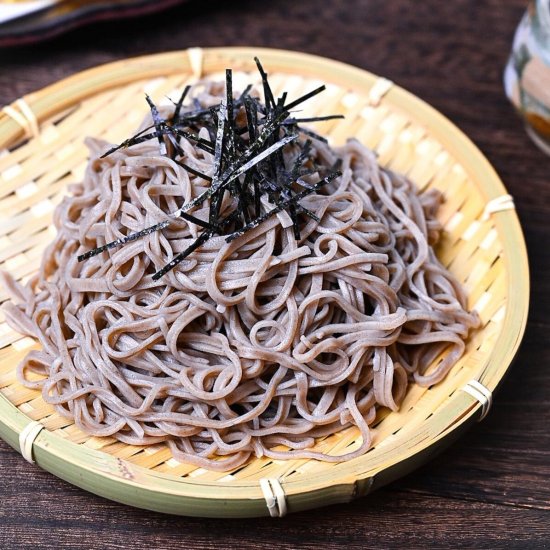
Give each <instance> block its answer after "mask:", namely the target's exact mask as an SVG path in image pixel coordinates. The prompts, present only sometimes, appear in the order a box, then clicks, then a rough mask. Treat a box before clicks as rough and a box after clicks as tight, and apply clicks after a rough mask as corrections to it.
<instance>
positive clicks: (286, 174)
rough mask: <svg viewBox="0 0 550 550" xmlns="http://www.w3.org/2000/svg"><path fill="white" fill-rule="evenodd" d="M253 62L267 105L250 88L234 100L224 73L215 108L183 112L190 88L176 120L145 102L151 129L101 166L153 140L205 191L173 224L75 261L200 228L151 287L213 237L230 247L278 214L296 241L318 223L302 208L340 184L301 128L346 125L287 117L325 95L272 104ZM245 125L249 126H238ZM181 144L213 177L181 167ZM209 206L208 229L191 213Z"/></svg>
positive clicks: (195, 105) (160, 225) (145, 231)
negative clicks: (208, 162) (158, 234)
mask: <svg viewBox="0 0 550 550" xmlns="http://www.w3.org/2000/svg"><path fill="white" fill-rule="evenodd" d="M254 60H255V62H256V65H257V68H258V71H259V73H260V76H261V80H262V86H263V92H264V100H265V103H262V102H261V101H260V100H259V99H258V98H257V97H254V96H251V95H250V92H251V90H252V85H248V86H247V87H246V88H245V90H244V91H243V92H242V93H241V94H240V96H239V97H238V99H235V98H234V97H233V73H232V71H231V69H226V72H225V94H224V96H223V98H222V99H221V101H220V103H219V104H218V105H215V106H210V107H204V106H203V105H201V104H200V102H199V101H198V100H197V99H196V98H194V99H193V100H192V105H191V108H190V107H189V106H188V107H185V100H186V98H187V97H188V95H189V91H190V89H191V87H190V86H186V87H185V89H184V90H183V92H182V94H181V96H180V98H179V99H178V101H177V103H174V102H173V103H174V105H175V109H174V113H173V115H172V116H171V117H170V118H169V119H168V120H166V119H164V118H163V117H162V116H161V115H160V113H159V110H158V108H157V107H156V105H155V104H154V103H153V101H152V100H151V98H150V97H149V96H147V95H146V97H145V99H146V101H147V103H148V104H149V108H150V111H151V117H152V120H153V125H151V126H149V127H147V128H145V129H143V130H141V131H140V132H138V133H137V134H136V135H134V136H132V137H130V138H128V139H127V140H125V141H123V142H122V143H120V144H119V145H116V146H114V147H112V148H111V149H109V150H108V151H107V152H106V153H104V154H103V155H102V157H101V158H103V157H105V156H108V155H110V154H112V153H114V152H115V151H118V150H119V149H123V148H126V147H131V146H133V145H137V144H139V143H143V142H145V141H148V140H150V139H154V138H156V139H157V140H158V142H159V148H160V154H161V155H162V156H166V157H168V158H171V159H172V160H173V161H174V162H175V163H176V164H178V166H181V167H182V168H183V169H185V170H186V171H187V172H189V173H190V174H192V175H194V176H196V177H198V178H201V179H203V180H205V181H206V182H208V183H209V184H210V185H209V187H208V188H207V189H206V190H205V191H203V192H202V193H201V194H199V195H198V196H197V197H195V198H194V199H192V200H190V201H189V202H187V203H184V204H183V205H182V206H181V207H180V209H179V210H178V211H177V212H174V213H172V214H170V218H171V219H169V220H166V221H164V222H160V223H158V224H155V225H152V226H151V227H148V228H145V229H143V230H141V231H138V232H135V233H130V234H129V235H127V236H126V237H123V238H120V239H117V240H116V241H113V242H110V243H106V244H105V245H103V246H101V247H98V248H95V249H93V250H90V251H88V252H85V253H84V254H82V255H80V256H78V260H79V261H83V260H86V259H87V258H91V257H92V256H95V255H97V254H100V253H102V252H104V251H106V250H110V249H112V248H115V247H118V246H121V245H124V244H126V243H127V242H130V241H134V240H137V239H139V238H141V237H144V236H146V235H150V234H151V233H153V232H155V231H159V230H161V229H164V228H166V227H168V226H169V224H170V223H171V221H172V220H173V219H175V218H176V217H178V216H179V217H181V218H182V219H184V220H186V221H187V222H189V223H193V224H195V225H197V226H199V227H201V228H203V231H202V233H200V234H199V236H198V237H197V238H196V239H195V240H194V241H193V242H192V244H191V245H190V246H188V247H187V248H186V249H185V250H184V251H183V252H181V253H180V254H178V255H177V256H175V257H174V258H173V259H172V260H171V261H170V262H168V263H167V264H166V265H165V266H163V267H162V268H161V269H159V270H158V271H157V272H156V273H155V274H154V275H153V280H155V281H156V280H158V279H160V278H161V277H162V276H163V275H165V274H166V273H168V272H169V271H170V270H172V269H173V268H174V267H175V266H177V265H178V264H179V263H181V262H182V261H183V260H184V259H185V258H187V257H188V256H189V255H190V254H192V253H193V252H194V251H195V250H197V249H198V248H199V247H200V246H202V245H203V244H204V243H206V242H207V241H208V240H209V239H210V238H211V237H212V236H213V235H214V234H219V235H225V236H226V241H227V242H231V241H233V240H234V239H236V238H237V237H239V236H240V235H243V234H244V233H246V232H247V231H250V230H251V229H253V228H255V227H258V225H260V224H261V223H262V222H263V221H265V220H267V219H268V218H269V217H271V216H273V215H275V214H277V213H279V212H282V211H283V210H286V211H287V212H288V214H289V216H290V219H291V220H292V227H293V233H294V237H295V239H296V240H300V216H307V217H308V218H310V219H312V220H315V221H316V222H317V223H319V221H320V220H319V217H318V216H317V215H316V214H315V212H312V211H310V210H308V209H307V208H305V207H304V206H303V205H301V204H300V202H299V201H300V200H301V199H303V198H304V197H306V196H307V195H309V194H311V193H314V192H316V191H318V190H319V189H320V188H321V187H322V186H324V185H326V184H327V183H329V182H331V181H332V180H334V179H335V178H336V177H338V176H339V175H340V172H339V171H337V168H339V166H336V165H335V166H334V169H332V170H327V169H326V168H324V167H322V166H318V164H317V162H316V151H315V150H314V148H313V147H312V141H311V139H306V140H302V139H301V138H300V136H301V135H306V136H309V137H311V138H312V139H315V140H321V141H326V140H325V138H323V137H322V136H319V135H318V134H316V133H315V132H313V131H311V130H309V129H306V128H303V127H301V126H300V124H303V123H309V122H320V121H327V120H334V119H338V118H343V117H342V116H341V115H328V116H315V117H303V118H299V117H290V112H291V109H294V108H295V107H297V106H298V105H300V104H301V103H303V102H305V101H307V100H308V99H310V98H312V97H314V96H315V95H317V94H319V93H320V92H322V91H323V90H324V89H325V87H324V86H320V87H318V88H315V89H314V90H312V91H310V92H308V93H307V94H304V95H303V96H301V97H299V98H297V99H295V100H294V101H291V102H290V103H288V104H287V103H286V102H287V96H288V95H287V92H283V93H282V94H281V95H280V97H278V98H277V100H275V96H274V94H273V91H272V89H271V86H270V84H269V80H268V74H267V72H266V71H265V70H264V68H263V66H262V64H261V63H260V60H259V59H258V58H254ZM184 111H185V112H184ZM238 117H244V118H238ZM237 120H239V122H237ZM244 120H246V123H245V124H244V125H243V121H244ZM202 128H206V129H207V131H208V135H209V139H204V138H202V137H200V136H199V132H200V130H201V129H202ZM151 130H153V131H151ZM181 139H185V140H189V141H192V142H193V143H194V144H195V146H196V147H197V148H199V149H202V150H204V151H206V152H208V153H209V154H211V155H212V156H213V169H212V173H211V174H212V175H207V174H204V173H203V172H201V171H200V170H197V169H195V168H193V167H192V166H189V164H188V163H186V162H185V153H184V150H183V147H182V146H181V144H180V140H181ZM287 151H288V152H289V153H290V155H291V158H293V160H292V161H291V162H290V165H289V166H287V163H288V154H286V153H285V152H287ZM316 172H320V173H321V176H322V179H321V180H320V181H318V182H317V183H315V184H309V183H308V182H307V181H306V180H304V178H305V177H306V176H309V175H311V174H313V173H316ZM323 176H324V177H323ZM264 195H265V196H267V198H268V199H269V201H270V202H272V203H273V204H274V207H273V208H272V209H271V210H269V211H267V212H263V213H262V202H261V198H262V196H264ZM226 197H227V201H226V200H225V198H226ZM206 200H209V214H208V221H206V220H203V219H200V218H197V217H196V216H194V215H193V214H191V213H190V212H189V211H190V210H192V209H193V208H195V207H197V206H199V205H200V204H202V203H203V202H204V201H206ZM222 204H223V205H224V206H223V208H222Z"/></svg>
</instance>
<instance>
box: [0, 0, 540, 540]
mask: <svg viewBox="0 0 550 550" xmlns="http://www.w3.org/2000/svg"><path fill="white" fill-rule="evenodd" d="M525 4H526V2H524V1H523V0H484V1H483V2H480V1H479V0H453V1H452V2H441V1H440V0H424V1H423V2H410V1H407V0H392V1H391V2H389V1H387V0H363V1H361V0H347V1H346V2H342V1H338V0H330V1H329V0H302V1H298V0H279V1H278V2H271V3H264V2H253V1H240V2H235V1H232V2H223V1H221V0H220V1H216V0H210V1H209V2H208V3H205V2H200V1H196V2H191V3H188V4H184V5H182V6H180V7H178V8H174V9H171V10H170V11H168V12H165V13H163V14H159V15H156V16H151V17H148V18H147V19H142V20H134V21H128V22H117V23H102V24H99V25H96V26H94V27H90V28H87V29H82V30H78V31H75V32H72V33H71V34H69V35H66V36H64V37H61V38H59V39H56V40H55V41H52V42H49V43H45V44H43V45H40V46H35V47H28V48H25V49H18V50H7V51H3V52H0V67H1V69H0V103H9V102H11V101H13V100H14V99H16V98H17V97H19V96H21V95H23V94H25V93H28V92H30V91H32V90H34V89H37V88H40V87H42V86H44V85H45V84H48V83H50V82H53V81H55V80H57V79H59V78H62V77H64V76H67V75H69V74H71V73H73V72H75V71H78V70H81V69H84V68H87V67H91V66H93V65H96V64H99V63H104V62H107V61H111V60H115V59H121V58H124V57H127V56H135V55H139V54H145V53H152V52H159V51H164V50H170V49H181V48H187V47H189V46H195V45H201V46H224V45H258V46H273V47H279V48H289V49H294V50H303V51H307V52H312V53H316V54H320V55H325V56H328V57H332V58H336V59H339V60H342V61H345V62H348V63H352V64H354V65H357V66H359V67H364V68H366V69H369V70H371V71H373V72H375V73H378V74H380V75H384V76H386V77H388V78H390V79H392V80H394V81H395V82H396V83H398V84H399V85H401V86H403V87H405V88H407V89H409V90H410V91H412V92H413V93H415V94H417V95H418V96H420V97H421V98H423V99H425V100H426V101H428V102H429V103H431V104H432V105H433V106H435V107H436V108H437V109H439V110H440V111H442V112H443V113H444V114H445V115H447V116H448V117H449V118H450V119H451V120H452V121H453V122H455V123H456V124H457V125H458V126H459V127H460V128H462V129H463V130H464V131H465V132H466V133H467V134H468V135H469V136H470V137H471V138H472V139H473V140H474V142H476V143H477V145H478V146H479V147H480V148H481V150H482V151H483V152H484V153H485V154H486V155H487V157H488V158H489V160H490V161H491V162H492V163H493V165H494V166H495V168H496V170H497V171H498V172H499V174H500V176H501V177H502V179H503V181H504V183H505V185H506V186H507V188H508V189H509V191H510V192H511V193H512V194H513V195H514V196H515V198H516V204H517V208H518V211H519V215H520V218H521V220H522V222H523V228H524V231H525V236H526V239H527V244H528V247H529V251H530V261H531V270H532V300H531V304H532V305H531V315H530V320H529V325H528V328H527V333H526V336H525V339H524V342H523V345H522V348H521V351H520V353H519V355H518V356H517V360H516V363H515V365H514V367H513V369H512V370H511V371H510V374H509V376H508V377H507V379H506V380H505V381H504V382H503V384H502V385H501V388H500V390H499V392H498V394H497V395H496V399H495V402H494V408H493V410H492V412H491V413H490V414H489V416H488V417H487V418H486V420H485V421H484V422H483V423H481V424H479V425H477V426H476V427H475V428H473V429H472V430H471V431H470V432H469V433H468V434H467V435H466V436H465V437H464V438H462V439H461V440H460V441H459V442H458V443H456V444H455V445H453V446H452V448H450V449H449V450H448V451H447V452H445V453H444V454H442V455H441V456H439V457H438V458H437V459H435V460H433V461H432V462H430V463H429V464H428V465H427V466H425V467H424V468H422V469H421V470H419V471H417V472H415V473H413V474H411V475H409V476H408V477H406V478H404V479H401V480H399V481H397V482H395V483H393V484H392V485H391V486H389V487H387V488H385V489H383V490H380V491H378V492H377V493H375V494H373V495H371V496H369V497H367V498H365V499H363V500H360V501H355V502H352V503H351V504H348V505H338V506H331V507H328V508H325V509H320V510H316V511H311V512H308V513H301V514H296V515H293V516H290V517H287V518H286V519H284V520H273V519H260V520H250V521H236V520H207V519H195V518H179V517H172V516H163V515H160V514H156V513H152V512H146V511H141V510H137V509H132V508H129V507H127V506H122V505H119V504H116V503H112V502H108V501H106V500H103V499H101V498H99V497H95V496H93V495H91V494H87V493H85V492H84V491H81V490H80V489H77V488H75V487H72V486H70V485H68V484H66V483H64V482H63V481H60V480H59V479H56V478H55V477H53V476H52V475H50V474H48V473H46V472H43V471H42V470H40V469H38V468H36V467H34V466H31V465H29V464H28V463H26V462H25V461H24V460H23V459H22V458H21V456H20V455H19V454H18V453H16V452H15V451H13V450H12V449H11V448H9V447H8V446H7V445H6V444H4V443H2V442H0V479H1V481H0V548H3V549H6V548H18V549H19V548H53V547H57V548H92V547H94V548H102V549H110V548H123V547H132V548H155V549H161V548H179V547H183V548H216V547H220V548H296V547H298V546H300V547H303V548H318V547H321V546H327V547H340V546H345V547H347V548H369V547H376V548H380V547H394V548H412V547H425V546H428V545H432V546H436V547H457V546H461V547H475V548H496V547H502V548H513V547H515V548H526V549H527V548H528V549H533V548H543V547H546V548H549V547H550V513H549V510H550V430H549V427H550V401H549V395H550V368H549V367H550V349H549V346H548V345H547V343H548V340H549V338H548V334H549V333H550V318H549V310H550V277H549V271H550V246H549V245H548V238H549V237H550V159H549V158H547V157H545V156H544V155H543V154H542V153H541V152H539V151H538V150H537V149H536V148H535V146H534V145H532V143H531V142H530V141H529V139H528V138H527V136H526V134H525V133H524V131H523V128H522V124H521V122H520V121H519V120H518V118H516V116H515V115H514V113H513V112H512V109H511V107H510V105H509V104H508V102H507V100H506V98H505V97H504V93H503V88H502V70H503V67H504V64H505V61H506V58H507V55H508V52H509V49H510V45H511V42H512V38H513V32H514V29H515V26H516V24H517V22H518V21H519V19H520V17H521V15H522V12H523V9H524V7H525Z"/></svg>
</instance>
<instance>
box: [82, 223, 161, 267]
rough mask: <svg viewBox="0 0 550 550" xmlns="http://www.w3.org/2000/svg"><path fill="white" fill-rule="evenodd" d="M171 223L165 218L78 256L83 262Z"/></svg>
mask: <svg viewBox="0 0 550 550" xmlns="http://www.w3.org/2000/svg"><path fill="white" fill-rule="evenodd" d="M169 225H170V220H164V221H163V222H160V223H156V224H155V225H151V226H150V227H146V228H145V229H142V230H141V231H137V232H136V233H130V234H129V235H126V237H121V238H120V239H117V240H116V241H111V242H110V243H106V244H104V245H103V246H99V247H98V248H94V249H92V250H88V252H84V254H81V255H80V256H78V261H79V262H83V261H84V260H87V259H88V258H91V257H92V256H97V255H98V254H101V253H102V252H105V251H106V250H110V249H111V248H116V247H117V246H122V245H123V244H126V243H129V242H131V241H137V240H138V239H141V238H142V237H145V236H146V235H150V234H151V233H154V232H155V231H158V230H159V229H164V228H165V227H168V226H169Z"/></svg>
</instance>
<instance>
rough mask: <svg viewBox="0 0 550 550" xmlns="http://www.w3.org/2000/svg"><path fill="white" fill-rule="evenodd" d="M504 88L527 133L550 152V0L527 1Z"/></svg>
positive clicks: (506, 71) (505, 73) (543, 148)
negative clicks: (527, 4)
mask: <svg viewBox="0 0 550 550" xmlns="http://www.w3.org/2000/svg"><path fill="white" fill-rule="evenodd" d="M504 87H505V89H506V95H507V96H508V98H509V99H510V101H511V102H512V103H513V104H514V106H515V107H516V109H517V111H518V112H519V114H520V116H521V117H522V118H523V120H524V121H525V128H526V130H527V133H528V134H529V135H530V136H531V138H532V139H533V141H534V142H535V143H536V144H537V145H538V146H539V147H540V148H541V149H542V150H543V151H545V152H546V153H547V154H549V155H550V0H532V1H531V3H530V4H529V7H528V9H527V12H526V13H525V15H524V16H523V19H522V20H521V22H520V24H519V26H518V29H517V31H516V35H515V37H514V45H513V47H512V53H511V55H510V59H509V60H508V64H507V66H506V70H505V71H504Z"/></svg>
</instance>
